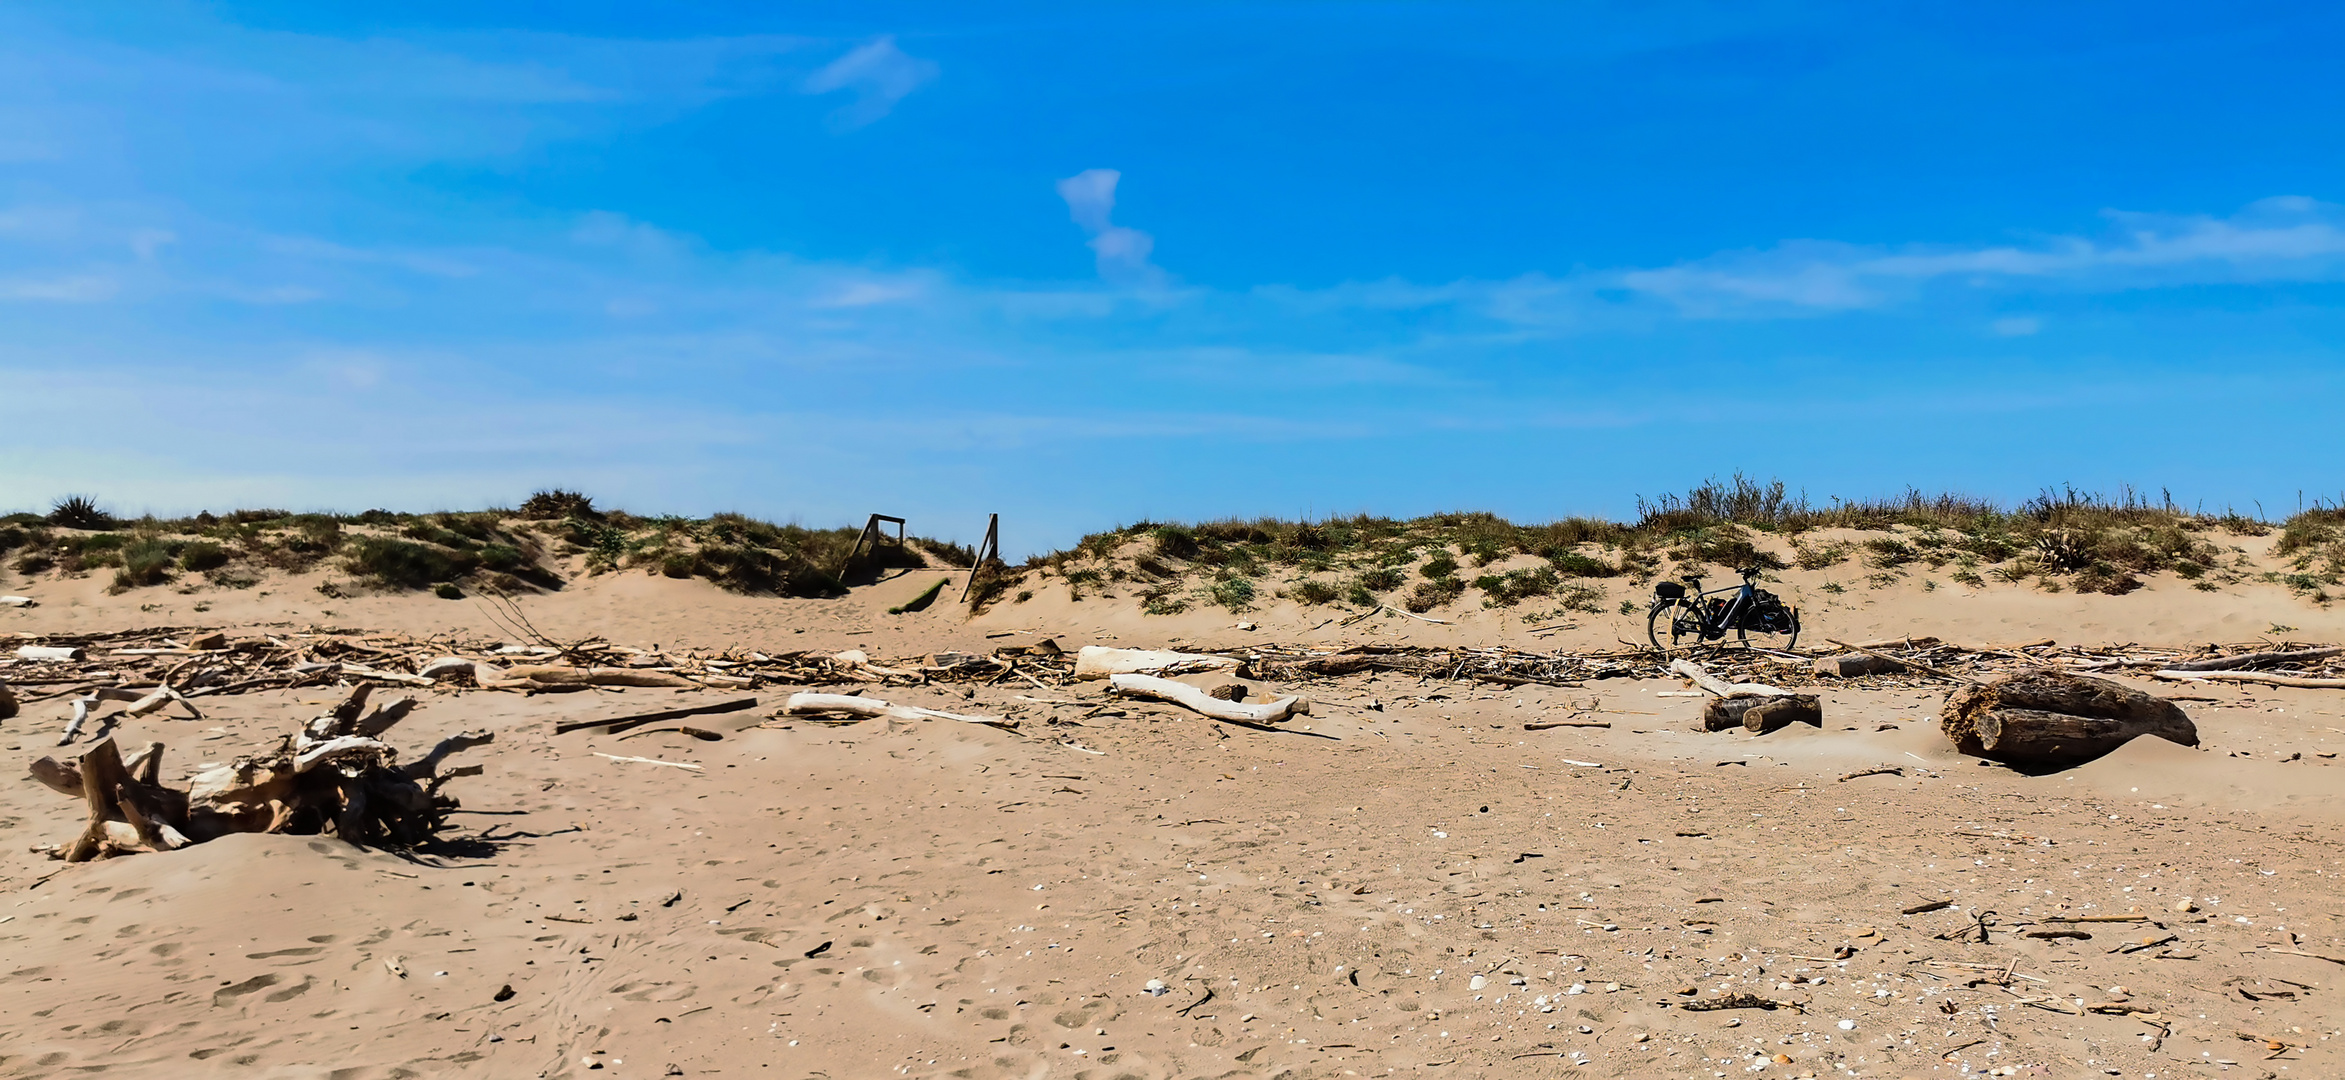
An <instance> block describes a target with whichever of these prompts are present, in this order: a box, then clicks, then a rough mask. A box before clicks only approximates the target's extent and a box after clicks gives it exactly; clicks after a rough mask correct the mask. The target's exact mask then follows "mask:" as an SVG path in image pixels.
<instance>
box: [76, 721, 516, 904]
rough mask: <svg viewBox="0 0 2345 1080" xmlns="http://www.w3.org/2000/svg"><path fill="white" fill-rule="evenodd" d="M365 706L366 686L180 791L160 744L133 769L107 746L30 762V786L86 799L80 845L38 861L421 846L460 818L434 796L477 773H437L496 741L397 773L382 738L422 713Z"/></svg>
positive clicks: (461, 746) (444, 751)
mask: <svg viewBox="0 0 2345 1080" xmlns="http://www.w3.org/2000/svg"><path fill="white" fill-rule="evenodd" d="M366 698H367V687H366V686H365V685H364V684H361V685H360V686H359V687H358V688H357V689H355V690H353V691H351V693H350V696H349V697H348V698H347V699H345V700H344V701H343V702H342V703H341V704H340V705H337V706H335V707H334V709H333V711H331V712H328V713H326V714H325V715H323V716H320V717H318V718H317V719H315V720H312V721H310V722H309V723H308V724H307V725H304V726H303V727H302V729H301V730H300V731H298V732H296V733H294V734H293V735H291V736H288V737H287V738H286V739H285V741H284V742H283V743H282V744H280V745H279V746H278V747H277V749H276V750H274V751H272V752H270V753H267V754H261V755H255V756H249V757H240V758H237V759H236V760H234V761H232V762H229V763H228V764H225V765H221V766H218V767H216V768H212V769H207V770H205V771H204V772H202V773H200V774H198V775H197V776H196V777H195V778H194V779H192V780H191V781H189V784H188V789H187V790H185V791H179V790H176V789H172V788H167V787H164V786H163V785H162V784H161V783H160V780H159V777H160V775H161V770H162V762H163V744H162V743H159V742H158V743H148V744H147V745H146V746H145V747H144V748H142V749H140V750H139V751H138V752H137V753H135V754H132V755H131V756H130V757H129V758H128V759H124V758H123V757H122V754H121V751H120V750H119V749H118V748H116V747H115V745H114V740H113V739H111V738H108V739H103V740H100V741H99V742H98V743H97V744H96V745H94V746H92V747H90V748H89V750H88V751H87V752H85V753H83V754H82V756H81V758H80V759H79V760H78V761H75V762H72V763H66V762H60V761H57V760H55V759H53V758H42V759H40V760H38V761H35V762H33V764H32V778H33V779H34V780H37V781H39V782H41V783H43V784H45V785H47V786H49V787H50V788H52V789H54V790H56V791H58V792H60V793H62V794H67V795H73V796H77V797H79V798H81V799H82V800H83V802H84V804H85V805H86V807H87V809H88V819H87V821H86V823H85V824H84V825H83V828H82V831H81V834H80V835H79V836H77V837H75V838H74V839H73V840H71V841H68V842H66V843H62V844H58V845H55V846H53V847H45V848H38V849H36V850H40V851H45V852H47V853H48V854H50V855H51V856H52V857H55V858H60V859H64V860H65V861H67V862H83V861H87V860H89V859H94V858H100V857H105V856H111V855H125V854H131V853H135V852H140V851H169V850H172V849H175V848H181V847H186V846H187V845H189V844H194V843H202V842H204V841H206V840H212V839H216V838H218V837H221V836H225V835H227V834H229V833H238V832H282V833H332V834H334V835H336V836H339V837H341V838H342V839H344V840H347V841H349V842H351V843H353V844H359V845H362V846H363V845H370V844H380V845H385V846H390V847H400V848H409V847H414V846H416V845H419V844H422V843H423V842H425V841H427V840H429V839H431V837H432V834H433V833H435V832H437V831H438V830H439V829H440V828H441V827H442V826H443V825H444V824H446V819H447V814H448V812H449V811H452V810H454V809H455V808H456V801H455V800H454V799H451V798H448V797H446V796H443V795H441V794H440V793H439V790H440V785H442V784H444V783H446V782H447V781H448V780H449V779H451V778H454V777H457V776H471V775H477V774H478V773H479V772H480V767H479V766H477V765H473V766H466V767H463V768H458V769H451V770H448V771H445V772H442V771H441V770H440V765H441V763H442V762H443V761H444V760H445V759H446V758H447V756H448V755H450V754H453V753H456V752H458V751H461V750H467V749H470V748H472V747H475V746H479V745H481V744H482V743H486V742H488V741H489V740H490V738H491V736H490V735H488V734H487V733H485V732H465V733H461V734H458V735H455V736H452V737H450V738H447V739H443V740H441V741H440V743H439V745H438V746H436V747H434V748H433V749H432V751H431V752H430V753H429V754H426V755H424V756H423V757H422V758H419V759H417V760H416V761H414V762H411V763H409V764H406V765H399V764H397V763H396V761H395V759H396V758H397V751H395V750H393V749H392V748H391V747H390V746H389V745H387V744H385V743H383V742H381V741H380V740H379V739H377V738H376V736H379V735H381V734H383V733H384V732H385V731H388V730H390V728H391V726H392V725H394V724H397V723H398V722H399V721H401V720H403V719H405V718H406V716H407V714H408V713H409V712H410V711H412V710H413V709H414V708H415V702H414V701H413V700H411V699H406V698H402V699H399V700H397V701H393V702H391V703H390V704H388V705H385V706H383V707H381V708H378V709H375V710H374V711H372V712H365V711H364V710H365V708H366Z"/></svg>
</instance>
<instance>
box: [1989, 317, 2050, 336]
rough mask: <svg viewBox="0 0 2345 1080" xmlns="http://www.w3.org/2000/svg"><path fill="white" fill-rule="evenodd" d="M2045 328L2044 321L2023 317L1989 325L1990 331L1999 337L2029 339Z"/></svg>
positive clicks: (2001, 320)
mask: <svg viewBox="0 0 2345 1080" xmlns="http://www.w3.org/2000/svg"><path fill="white" fill-rule="evenodd" d="M2043 328H2044V320H2042V319H2034V318H2028V317H2026V316H2021V315H2014V316H2012V317H2010V318H2005V319H1997V320H1995V321H1994V322H1993V323H1991V324H1989V325H1988V329H1990V330H1993V331H1994V332H1995V336H1997V337H2029V336H2031V335H2033V334H2034V333H2035V332H2036V331H2038V330H2041V329H2043Z"/></svg>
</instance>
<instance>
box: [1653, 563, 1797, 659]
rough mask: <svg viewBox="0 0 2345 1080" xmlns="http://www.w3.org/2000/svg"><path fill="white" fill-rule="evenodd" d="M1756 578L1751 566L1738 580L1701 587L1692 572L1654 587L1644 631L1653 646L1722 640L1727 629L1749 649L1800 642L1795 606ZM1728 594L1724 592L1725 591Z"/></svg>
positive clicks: (1670, 646)
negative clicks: (1737, 582) (1724, 585)
mask: <svg viewBox="0 0 2345 1080" xmlns="http://www.w3.org/2000/svg"><path fill="white" fill-rule="evenodd" d="M1758 579H1759V570H1758V568H1757V567H1755V566H1746V567H1744V568H1743V569H1742V584H1741V585H1739V586H1730V587H1728V588H1724V589H1713V590H1711V591H1709V592H1703V591H1702V579H1701V578H1698V577H1695V576H1693V575H1691V574H1688V575H1686V576H1685V577H1684V578H1683V579H1682V580H1683V581H1684V582H1685V583H1684V584H1682V585H1681V584H1678V583H1677V582H1675V581H1664V582H1661V583H1660V584H1658V585H1655V586H1654V587H1653V611H1652V613H1651V614H1649V615H1647V616H1645V636H1646V637H1648V638H1651V639H1652V641H1653V647H1654V648H1657V649H1672V648H1679V647H1682V646H1687V645H1695V644H1699V643H1701V642H1704V641H1723V640H1725V639H1726V633H1727V631H1729V630H1731V631H1733V632H1734V635H1735V638H1736V639H1737V640H1739V641H1741V642H1742V643H1743V644H1744V645H1746V646H1749V647H1752V648H1763V649H1783V650H1787V651H1788V650H1789V649H1790V648H1791V647H1792V646H1793V645H1794V644H1796V643H1798V641H1799V609H1798V608H1795V607H1791V606H1790V605H1787V604H1785V603H1784V602H1783V601H1782V599H1781V598H1779V597H1777V596H1776V595H1775V594H1774V593H1771V592H1768V591H1767V590H1765V589H1762V588H1759V587H1758V586H1756V585H1754V584H1752V582H1755V581H1757V580H1758ZM1729 593H1732V594H1733V595H1732V596H1731V597H1729V596H1728V595H1727V594H1729Z"/></svg>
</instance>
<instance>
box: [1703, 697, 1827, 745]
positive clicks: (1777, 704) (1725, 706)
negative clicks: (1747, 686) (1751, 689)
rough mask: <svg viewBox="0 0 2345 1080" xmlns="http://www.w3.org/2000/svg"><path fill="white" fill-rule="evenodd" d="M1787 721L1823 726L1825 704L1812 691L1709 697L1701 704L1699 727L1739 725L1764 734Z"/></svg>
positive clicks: (1784, 724) (1733, 726) (1720, 728)
mask: <svg viewBox="0 0 2345 1080" xmlns="http://www.w3.org/2000/svg"><path fill="white" fill-rule="evenodd" d="M1790 724H1810V725H1813V726H1816V727H1822V726H1823V725H1824V705H1823V702H1821V701H1820V700H1818V699H1817V697H1816V695H1814V694H1791V695H1787V696H1782V697H1761V696H1759V695H1756V694H1750V695H1737V696H1735V697H1722V698H1711V699H1710V700H1709V701H1708V702H1706V703H1704V704H1703V706H1702V730H1704V731H1725V730H1726V729H1728V728H1736V727H1739V728H1742V729H1743V730H1745V731H1748V732H1750V733H1752V734H1754V735H1765V734H1768V733H1769V732H1773V731H1777V730H1780V729H1782V728H1783V727H1785V726H1787V725H1790Z"/></svg>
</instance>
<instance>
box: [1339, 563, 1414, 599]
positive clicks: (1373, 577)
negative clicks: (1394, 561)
mask: <svg viewBox="0 0 2345 1080" xmlns="http://www.w3.org/2000/svg"><path fill="white" fill-rule="evenodd" d="M1353 580H1354V581H1355V582H1356V583H1357V584H1358V585H1359V587H1360V588H1362V589H1365V590H1367V591H1369V592H1380V593H1381V592H1391V591H1392V590H1394V589H1397V588H1400V587H1401V586H1402V585H1404V584H1406V583H1407V582H1408V578H1406V577H1403V576H1402V575H1401V572H1400V569H1399V568H1398V567H1392V566H1379V567H1377V568H1375V569H1373V570H1362V571H1360V576H1359V577H1357V578H1354V579H1353Z"/></svg>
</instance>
